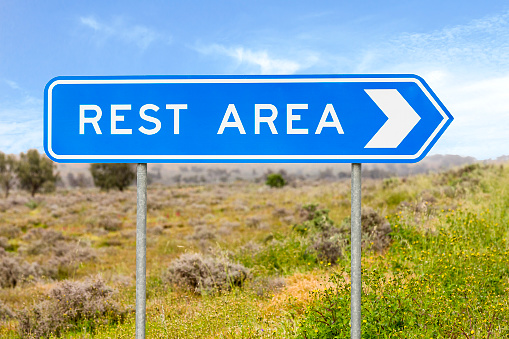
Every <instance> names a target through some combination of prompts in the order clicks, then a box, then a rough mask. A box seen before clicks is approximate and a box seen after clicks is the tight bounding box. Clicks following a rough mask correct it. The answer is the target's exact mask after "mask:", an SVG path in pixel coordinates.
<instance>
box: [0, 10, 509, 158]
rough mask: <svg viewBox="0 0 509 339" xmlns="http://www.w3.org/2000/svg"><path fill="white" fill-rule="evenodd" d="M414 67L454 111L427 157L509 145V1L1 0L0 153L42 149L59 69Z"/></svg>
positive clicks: (501, 150)
mask: <svg viewBox="0 0 509 339" xmlns="http://www.w3.org/2000/svg"><path fill="white" fill-rule="evenodd" d="M320 73H324V74H349V73H356V74H358V73H414V74H418V75H420V76H422V77H423V78H424V79H425V80H426V81H427V82H428V84H429V85H430V86H431V88H432V89H433V90H434V91H435V93H436V94H437V96H438V97H439V98H440V99H441V100H442V102H443V103H444V105H445V106H446V107H447V108H448V109H449V111H450V112H451V113H452V115H453V116H454V117H455V120H454V122H453V123H452V124H451V126H450V127H449V129H448V130H447V131H446V132H445V133H444V135H443V136H442V138H441V139H440V140H439V141H438V142H437V144H436V145H435V147H434V148H433V149H432V151H431V154H459V155H463V156H475V157H476V158H478V159H487V158H494V157H498V156H501V155H507V154H509V148H508V146H507V145H509V132H508V131H507V129H508V127H509V2H507V1H483V2H481V1H465V0H464V1H444V0H442V1H338V0H336V1H319V0H315V1H275V0H272V1H240V0H237V1H204V0H202V1H144V2H141V1H90V0H89V1H56V0H48V1H22V0H16V1H14V0H0V150H1V151H3V152H6V153H19V152H22V151H26V150H27V149H29V148H38V149H39V150H41V151H42V114H43V113H42V112H43V90H44V86H45V84H46V83H47V82H48V81H49V80H50V79H51V78H53V77H55V76H59V75H165V74H168V75H171V74H320Z"/></svg>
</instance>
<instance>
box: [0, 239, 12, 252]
mask: <svg viewBox="0 0 509 339" xmlns="http://www.w3.org/2000/svg"><path fill="white" fill-rule="evenodd" d="M10 247H11V246H10V245H9V240H7V238H6V237H1V236H0V248H3V249H4V250H8V249H9V248H10Z"/></svg>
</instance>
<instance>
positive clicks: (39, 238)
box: [18, 228, 95, 279]
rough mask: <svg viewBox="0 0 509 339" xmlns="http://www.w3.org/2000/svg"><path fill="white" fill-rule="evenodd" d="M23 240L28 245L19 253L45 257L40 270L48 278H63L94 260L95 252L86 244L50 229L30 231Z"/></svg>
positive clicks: (21, 248)
mask: <svg viewBox="0 0 509 339" xmlns="http://www.w3.org/2000/svg"><path fill="white" fill-rule="evenodd" d="M23 240H25V241H27V242H29V243H28V245H26V246H23V247H20V248H19V249H18V251H19V253H21V254H28V255H45V258H44V264H42V266H41V269H42V271H43V273H44V275H45V276H47V277H48V278H53V279H61V278H65V277H67V276H68V275H69V273H70V272H72V271H74V270H76V269H77V267H78V266H79V264H80V263H82V262H85V261H89V260H92V259H94V258H95V252H94V250H93V249H92V248H90V245H89V244H88V243H85V242H83V241H79V240H75V239H70V238H67V237H65V236H64V235H63V234H62V233H60V232H57V231H54V230H51V229H44V228H34V229H31V230H30V231H28V232H27V234H25V236H23Z"/></svg>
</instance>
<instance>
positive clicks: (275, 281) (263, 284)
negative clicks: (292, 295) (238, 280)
mask: <svg viewBox="0 0 509 339" xmlns="http://www.w3.org/2000/svg"><path fill="white" fill-rule="evenodd" d="M285 285H286V284H285V279H283V278H280V277H261V278H258V279H256V280H254V281H253V283H252V285H251V288H253V290H254V291H255V292H256V294H257V295H258V296H259V297H262V298H266V297H270V296H272V295H273V294H275V293H277V292H279V291H280V290H282V289H283V288H284V287H285Z"/></svg>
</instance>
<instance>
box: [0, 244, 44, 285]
mask: <svg viewBox="0 0 509 339" xmlns="http://www.w3.org/2000/svg"><path fill="white" fill-rule="evenodd" d="M41 272H42V269H41V267H40V266H39V265H38V264H37V263H28V262H26V261H24V260H22V259H21V258H19V257H17V256H14V255H11V254H10V253H6V252H5V250H4V249H3V248H0V287H4V288H6V287H16V286H17V285H18V284H20V283H23V282H25V281H27V280H31V279H35V278H37V277H38V276H40V275H41Z"/></svg>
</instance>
